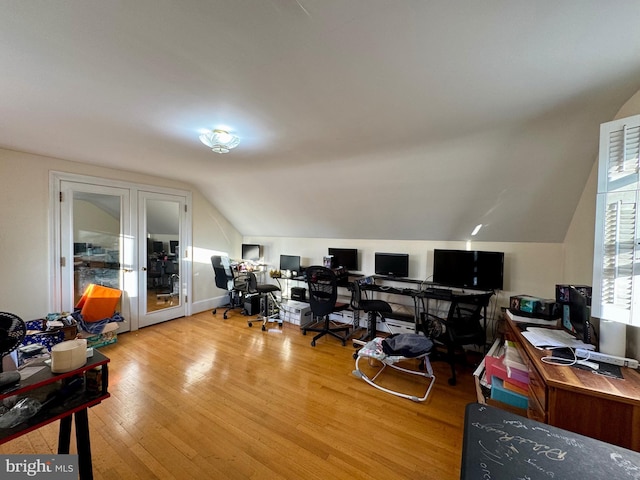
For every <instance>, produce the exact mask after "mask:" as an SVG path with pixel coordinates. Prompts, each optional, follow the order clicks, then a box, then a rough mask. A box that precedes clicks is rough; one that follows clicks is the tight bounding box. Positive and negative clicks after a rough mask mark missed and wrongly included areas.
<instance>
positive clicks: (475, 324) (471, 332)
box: [447, 293, 493, 345]
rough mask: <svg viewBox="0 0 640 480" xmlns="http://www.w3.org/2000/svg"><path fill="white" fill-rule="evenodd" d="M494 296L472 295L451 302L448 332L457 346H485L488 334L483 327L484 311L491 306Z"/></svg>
mask: <svg viewBox="0 0 640 480" xmlns="http://www.w3.org/2000/svg"><path fill="white" fill-rule="evenodd" d="M492 295H493V293H487V294H484V295H470V296H468V297H463V298H461V299H459V300H454V301H452V302H451V306H450V308H449V315H448V317H447V331H448V332H449V336H450V338H451V340H452V341H453V342H454V343H455V344H456V345H469V344H476V345H482V344H484V342H485V340H486V332H485V331H484V326H483V325H482V319H483V312H482V310H483V309H484V308H485V307H486V306H487V305H488V304H489V299H490V298H491V296H492Z"/></svg>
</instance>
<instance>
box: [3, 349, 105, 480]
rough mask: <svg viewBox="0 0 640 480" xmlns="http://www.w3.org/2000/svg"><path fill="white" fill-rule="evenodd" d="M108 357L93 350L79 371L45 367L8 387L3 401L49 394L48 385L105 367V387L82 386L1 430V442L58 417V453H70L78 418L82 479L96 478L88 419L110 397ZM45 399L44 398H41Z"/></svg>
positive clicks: (103, 371) (49, 386) (103, 383)
mask: <svg viewBox="0 0 640 480" xmlns="http://www.w3.org/2000/svg"><path fill="white" fill-rule="evenodd" d="M108 363H109V359H108V358H107V357H105V356H104V355H103V354H101V353H100V352H98V351H96V350H94V352H93V356H92V357H91V358H88V359H87V363H86V364H85V365H84V366H83V367H80V368H78V369H76V370H73V371H71V372H67V373H61V374H54V373H51V369H50V368H49V367H47V366H45V367H44V368H43V369H42V370H40V371H39V372H37V373H35V374H33V375H32V376H30V377H29V378H27V379H26V380H22V381H21V382H20V383H19V384H18V385H17V388H16V387H14V388H13V389H8V390H7V389H5V390H4V391H3V392H2V393H0V401H2V400H4V399H5V398H8V397H12V396H14V395H17V396H19V397H20V398H24V397H28V396H32V397H34V398H36V397H38V394H41V395H42V394H43V392H44V393H45V394H46V392H47V391H48V390H47V389H48V388H52V387H54V386H55V384H56V383H57V382H62V383H63V384H64V383H65V382H69V381H71V380H73V379H74V378H77V377H82V376H84V373H85V372H86V371H87V370H91V369H93V368H95V367H98V366H100V367H101V368H102V389H101V390H99V391H97V392H96V393H90V392H86V391H85V390H84V388H83V387H81V388H80V390H79V391H78V392H76V393H74V394H72V395H71V396H69V397H68V398H67V399H66V400H65V401H64V402H62V403H54V404H53V405H48V406H47V407H45V408H43V409H42V410H41V411H40V412H38V413H37V414H36V415H35V416H34V417H32V418H30V419H28V420H27V421H25V422H23V423H21V424H20V425H18V426H16V427H13V428H2V429H0V444H3V443H6V442H9V441H11V440H13V439H15V438H17V437H20V436H21V435H24V434H26V433H29V432H31V431H33V430H36V429H38V428H40V427H42V426H44V425H48V424H49V423H52V422H54V421H56V420H60V430H59V434H58V453H59V454H68V453H69V445H70V442H71V422H72V419H73V418H75V431H76V444H77V448H78V462H79V465H78V466H79V473H80V479H81V480H90V479H92V478H93V467H92V464H91V443H90V438H89V419H88V415H87V409H88V408H89V407H92V406H94V405H97V404H99V403H100V402H102V400H104V399H106V398H109V393H108V384H109V369H108V365H107V364H108ZM38 400H40V401H41V402H42V400H41V399H38Z"/></svg>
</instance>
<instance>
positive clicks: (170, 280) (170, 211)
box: [138, 192, 186, 327]
mask: <svg viewBox="0 0 640 480" xmlns="http://www.w3.org/2000/svg"><path fill="white" fill-rule="evenodd" d="M185 203H186V199H185V198H184V197H180V196H175V195H168V194H161V193H151V192H140V193H139V200H138V205H139V209H140V213H139V218H140V219H142V221H141V222H140V224H139V228H140V233H139V238H140V239H141V241H140V243H139V252H140V256H139V258H140V265H141V272H140V276H139V278H140V285H139V289H140V292H145V293H144V295H141V302H140V306H141V310H140V326H141V327H145V326H148V325H153V324H155V323H158V322H163V321H165V320H171V319H173V318H178V317H182V316H184V315H185V307H184V296H183V288H182V284H181V281H180V278H181V275H182V270H183V268H182V255H181V252H182V251H183V250H184V249H182V248H181V245H182V244H183V243H184V242H183V241H182V234H183V231H184V228H183V223H184V217H185V215H184V205H185ZM143 239H144V240H143Z"/></svg>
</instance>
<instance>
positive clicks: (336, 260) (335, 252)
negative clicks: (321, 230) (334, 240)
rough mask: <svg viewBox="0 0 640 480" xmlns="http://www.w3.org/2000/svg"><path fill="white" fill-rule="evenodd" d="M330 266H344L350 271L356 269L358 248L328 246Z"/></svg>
mask: <svg viewBox="0 0 640 480" xmlns="http://www.w3.org/2000/svg"><path fill="white" fill-rule="evenodd" d="M328 252H329V255H331V256H332V257H333V258H332V259H331V268H338V267H342V268H346V269H347V270H349V271H351V272H355V271H357V270H358V250H357V249H355V248H331V247H329V251H328Z"/></svg>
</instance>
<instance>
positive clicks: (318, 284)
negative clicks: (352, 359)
mask: <svg viewBox="0 0 640 480" xmlns="http://www.w3.org/2000/svg"><path fill="white" fill-rule="evenodd" d="M305 275H306V277H307V285H308V287H309V305H310V307H311V314H312V317H313V320H312V322H311V323H310V324H308V326H304V327H303V328H302V333H303V334H304V335H306V334H307V331H309V332H318V335H316V336H315V337H313V340H312V341H311V346H312V347H315V346H316V341H317V340H318V339H319V338H320V337H323V336H325V335H331V336H332V337H335V338H337V339H338V340H340V341H341V342H342V345H343V346H344V345H346V342H347V333H346V332H348V331H349V330H350V329H351V327H350V326H344V327H332V326H331V320H330V319H329V314H330V313H332V312H338V311H340V310H345V309H346V308H347V307H348V306H349V305H348V304H337V303H336V302H337V300H338V277H336V274H335V273H334V272H333V270H331V269H330V268H326V267H321V266H313V267H308V268H307V270H306V271H305ZM338 332H345V335H344V336H342V335H339V334H338Z"/></svg>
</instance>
